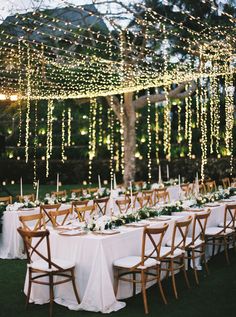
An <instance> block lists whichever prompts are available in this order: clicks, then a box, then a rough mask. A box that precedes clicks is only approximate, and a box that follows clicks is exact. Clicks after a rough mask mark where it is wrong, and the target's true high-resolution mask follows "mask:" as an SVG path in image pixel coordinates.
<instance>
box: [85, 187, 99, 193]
mask: <svg viewBox="0 0 236 317" xmlns="http://www.w3.org/2000/svg"><path fill="white" fill-rule="evenodd" d="M98 190H99V188H98V187H95V188H87V191H88V193H89V194H90V195H92V194H94V193H97V192H98Z"/></svg>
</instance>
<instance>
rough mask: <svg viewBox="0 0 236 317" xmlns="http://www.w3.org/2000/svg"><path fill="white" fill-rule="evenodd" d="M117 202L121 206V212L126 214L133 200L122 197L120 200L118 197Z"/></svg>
mask: <svg viewBox="0 0 236 317" xmlns="http://www.w3.org/2000/svg"><path fill="white" fill-rule="evenodd" d="M116 204H117V206H118V208H119V212H120V213H121V214H125V213H126V212H127V211H128V209H129V208H130V205H131V200H130V198H128V199H122V200H118V199H117V200H116Z"/></svg>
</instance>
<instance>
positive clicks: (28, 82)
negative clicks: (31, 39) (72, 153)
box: [25, 46, 31, 163]
mask: <svg viewBox="0 0 236 317" xmlns="http://www.w3.org/2000/svg"><path fill="white" fill-rule="evenodd" d="M30 97H31V60H30V47H29V46H27V102H26V126H25V162H26V163H28V160H29V122H30Z"/></svg>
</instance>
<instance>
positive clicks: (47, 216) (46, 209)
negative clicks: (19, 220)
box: [40, 204, 61, 229]
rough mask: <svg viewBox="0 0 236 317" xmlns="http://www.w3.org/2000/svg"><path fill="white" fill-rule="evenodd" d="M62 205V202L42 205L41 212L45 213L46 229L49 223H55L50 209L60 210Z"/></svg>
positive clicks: (44, 222)
mask: <svg viewBox="0 0 236 317" xmlns="http://www.w3.org/2000/svg"><path fill="white" fill-rule="evenodd" d="M60 207H61V204H54V205H41V206H40V213H41V214H42V215H43V227H44V229H46V225H47V223H49V222H51V223H52V224H53V221H52V219H51V216H50V214H49V211H58V210H59V208H60Z"/></svg>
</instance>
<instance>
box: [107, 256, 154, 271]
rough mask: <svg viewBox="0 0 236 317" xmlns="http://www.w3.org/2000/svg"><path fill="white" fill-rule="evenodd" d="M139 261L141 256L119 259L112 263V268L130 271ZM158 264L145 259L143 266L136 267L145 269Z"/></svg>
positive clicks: (152, 260)
mask: <svg viewBox="0 0 236 317" xmlns="http://www.w3.org/2000/svg"><path fill="white" fill-rule="evenodd" d="M140 261H141V256H127V257H124V258H120V259H118V260H115V261H114V262H113V265H114V266H118V267H121V268H126V269H130V268H132V267H133V266H135V265H137V264H138V263H139V262H140ZM157 264H159V262H158V261H157V260H155V259H147V260H146V261H145V262H144V266H141V265H140V266H138V269H141V270H142V269H146V268H148V267H152V266H156V265H157Z"/></svg>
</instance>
